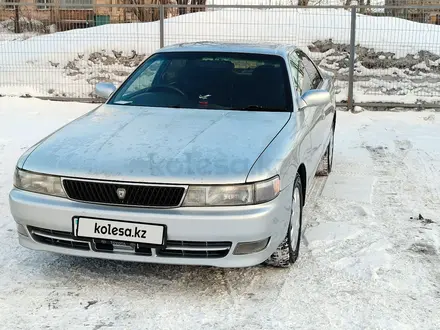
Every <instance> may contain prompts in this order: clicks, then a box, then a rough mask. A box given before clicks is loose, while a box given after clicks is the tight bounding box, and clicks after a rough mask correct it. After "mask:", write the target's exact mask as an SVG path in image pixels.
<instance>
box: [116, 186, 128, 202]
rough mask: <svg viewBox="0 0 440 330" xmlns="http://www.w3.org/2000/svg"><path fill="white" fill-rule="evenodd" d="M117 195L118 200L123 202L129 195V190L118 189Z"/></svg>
mask: <svg viewBox="0 0 440 330" xmlns="http://www.w3.org/2000/svg"><path fill="white" fill-rule="evenodd" d="M116 194H118V198H119V199H121V200H122V199H124V198H125V195H126V194H127V190H125V189H124V188H118V189H116Z"/></svg>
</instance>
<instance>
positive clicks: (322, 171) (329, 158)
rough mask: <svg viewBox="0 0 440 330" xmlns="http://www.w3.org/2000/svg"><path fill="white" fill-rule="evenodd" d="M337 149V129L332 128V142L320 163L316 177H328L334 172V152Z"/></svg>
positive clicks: (329, 143)
mask: <svg viewBox="0 0 440 330" xmlns="http://www.w3.org/2000/svg"><path fill="white" fill-rule="evenodd" d="M334 147H335V129H334V127H333V126H332V129H331V132H330V141H329V142H328V145H327V150H326V151H325V154H324V156H323V157H322V159H321V162H320V163H319V166H318V170H317V171H316V175H318V176H327V175H329V174H330V172H331V171H332V167H333V150H334Z"/></svg>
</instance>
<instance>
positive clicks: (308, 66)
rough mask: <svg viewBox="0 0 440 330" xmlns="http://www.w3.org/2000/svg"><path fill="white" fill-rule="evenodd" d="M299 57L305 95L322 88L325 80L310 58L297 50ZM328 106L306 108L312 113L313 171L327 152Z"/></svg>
mask: <svg viewBox="0 0 440 330" xmlns="http://www.w3.org/2000/svg"><path fill="white" fill-rule="evenodd" d="M296 53H297V55H298V57H299V58H300V59H301V63H302V66H303V68H304V71H305V73H304V90H303V93H304V92H305V91H307V90H311V89H320V88H322V85H323V82H324V80H323V79H322V77H321V74H320V73H319V71H318V70H317V68H316V67H315V65H314V63H313V62H312V61H311V60H310V58H309V57H308V56H307V55H306V54H305V53H304V52H302V51H300V50H296ZM325 109H326V106H325V105H324V106H319V107H310V108H306V109H305V111H306V112H310V113H312V117H313V118H312V128H311V130H312V132H311V136H312V148H313V156H312V157H313V165H314V166H313V169H314V170H315V169H317V167H318V165H319V162H320V161H321V158H322V156H323V154H324V152H325V147H326V143H325V142H326V140H327V132H328V129H327V128H326V126H327V125H326V116H325V113H326V111H325Z"/></svg>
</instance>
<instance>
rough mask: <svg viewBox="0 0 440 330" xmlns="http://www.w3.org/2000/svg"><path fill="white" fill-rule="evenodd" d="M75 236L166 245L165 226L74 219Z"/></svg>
mask: <svg viewBox="0 0 440 330" xmlns="http://www.w3.org/2000/svg"><path fill="white" fill-rule="evenodd" d="M73 234H74V236H78V237H84V238H100V239H105V240H112V241H113V240H114V241H124V242H133V243H143V244H150V245H164V237H165V226H162V225H149V224H143V223H137V222H124V221H115V220H104V219H95V218H73Z"/></svg>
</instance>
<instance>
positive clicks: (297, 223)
mask: <svg viewBox="0 0 440 330" xmlns="http://www.w3.org/2000/svg"><path fill="white" fill-rule="evenodd" d="M303 204H304V197H303V193H302V184H301V177H300V175H299V174H298V173H297V174H296V177H295V182H294V184H293V193H292V206H291V212H290V221H289V226H288V229H287V234H286V237H285V238H284V240H283V241H282V242H281V244H280V245H279V246H278V248H277V249H276V251H275V252H274V253H273V254H272V255H271V256H270V257H269V259H267V260H266V262H265V264H266V265H268V266H272V267H277V268H287V267H289V266H290V265H292V264H294V263H295V261H296V260H297V259H298V256H299V248H300V243H301V226H302V212H303Z"/></svg>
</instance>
